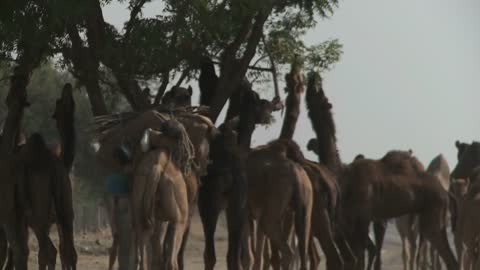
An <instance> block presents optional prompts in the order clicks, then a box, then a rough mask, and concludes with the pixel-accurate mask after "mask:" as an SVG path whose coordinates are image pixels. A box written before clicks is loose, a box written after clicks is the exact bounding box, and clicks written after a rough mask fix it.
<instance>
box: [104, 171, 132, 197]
mask: <svg viewBox="0 0 480 270" xmlns="http://www.w3.org/2000/svg"><path fill="white" fill-rule="evenodd" d="M107 192H108V193H111V194H113V195H125V194H129V193H130V185H129V179H128V176H127V175H125V174H123V173H112V174H111V175H109V176H108V177H107Z"/></svg>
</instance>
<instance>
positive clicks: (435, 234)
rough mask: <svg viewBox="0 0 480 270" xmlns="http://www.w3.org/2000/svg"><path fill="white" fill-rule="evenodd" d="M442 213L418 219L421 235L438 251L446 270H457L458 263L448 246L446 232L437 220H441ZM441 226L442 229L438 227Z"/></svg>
mask: <svg viewBox="0 0 480 270" xmlns="http://www.w3.org/2000/svg"><path fill="white" fill-rule="evenodd" d="M442 212H443V211H433V212H431V213H425V214H423V215H421V217H420V230H421V232H420V233H421V234H422V235H425V237H426V238H427V240H428V241H430V243H431V244H432V246H433V247H434V248H435V249H436V250H438V253H439V255H440V256H441V257H442V259H443V261H444V262H445V264H446V266H447V269H448V270H457V268H458V262H457V261H456V260H455V256H454V255H453V252H452V250H451V249H450V246H449V244H448V239H447V230H446V227H445V226H442V224H441V222H439V220H442V217H443V215H442V214H441V213H442ZM440 226H442V227H440Z"/></svg>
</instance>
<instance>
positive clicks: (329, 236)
mask: <svg viewBox="0 0 480 270" xmlns="http://www.w3.org/2000/svg"><path fill="white" fill-rule="evenodd" d="M331 226H332V224H331V222H330V216H329V214H328V212H327V210H326V209H323V210H322V211H321V213H320V218H319V224H317V226H316V228H314V230H315V237H317V239H318V241H319V242H320V246H321V247H322V250H323V252H324V253H325V257H326V263H327V268H326V269H327V270H334V269H342V268H343V259H342V255H341V254H340V252H339V250H338V249H337V247H336V245H335V241H334V238H333V232H332V227H331ZM342 242H343V241H342Z"/></svg>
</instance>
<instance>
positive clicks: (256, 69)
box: [213, 61, 272, 72]
mask: <svg viewBox="0 0 480 270" xmlns="http://www.w3.org/2000/svg"><path fill="white" fill-rule="evenodd" d="M213 63H214V64H215V65H218V66H220V65H221V64H222V63H220V62H218V61H213ZM247 68H248V69H250V70H255V71H261V72H272V68H266V67H256V66H248V67H247Z"/></svg>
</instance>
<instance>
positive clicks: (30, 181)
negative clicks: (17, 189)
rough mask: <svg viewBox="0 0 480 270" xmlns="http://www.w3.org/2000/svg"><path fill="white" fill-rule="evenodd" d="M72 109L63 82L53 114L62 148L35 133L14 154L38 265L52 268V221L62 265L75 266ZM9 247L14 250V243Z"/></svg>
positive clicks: (68, 92)
mask: <svg viewBox="0 0 480 270" xmlns="http://www.w3.org/2000/svg"><path fill="white" fill-rule="evenodd" d="M74 111H75V104H74V101H73V96H72V87H71V85H70V84H66V85H65V87H64V88H63V91H62V96H61V98H60V99H59V100H58V101H57V104H56V108H55V113H54V116H53V118H55V120H56V123H57V128H58V131H59V133H60V138H61V148H60V149H61V151H60V152H59V153H56V152H54V151H52V150H50V149H49V148H48V147H47V145H46V144H45V142H44V140H43V138H42V136H41V135H40V134H37V133H35V134H33V135H31V136H30V137H29V139H28V140H27V141H26V143H25V144H22V145H19V146H18V147H17V152H16V154H15V156H16V163H17V165H16V166H15V167H16V169H15V170H16V173H17V174H18V176H16V177H17V179H22V180H21V182H22V183H23V185H24V187H23V188H24V191H23V192H24V195H23V196H24V199H25V207H26V209H27V217H26V218H27V223H28V226H30V227H31V228H32V230H33V231H34V233H35V235H36V237H37V240H38V243H39V254H38V262H39V269H47V268H48V269H54V268H55V263H56V253H57V250H56V249H55V246H54V245H53V243H52V241H51V239H50V237H49V231H50V226H51V224H52V223H53V222H55V223H56V224H57V229H58V233H59V236H60V237H59V239H60V243H59V244H60V245H59V248H60V256H61V261H62V269H76V262H77V254H76V251H75V247H74V238H73V206H72V189H71V182H70V178H69V170H70V168H71V166H72V163H73V158H74V143H75V137H74V134H75V131H74V123H73V117H74ZM56 154H60V155H59V156H57V155H56ZM19 181H20V180H19ZM52 214H54V215H52ZM25 230H26V228H25ZM25 241H27V240H26V239H25ZM25 244H26V243H25ZM12 249H13V252H15V247H12Z"/></svg>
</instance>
